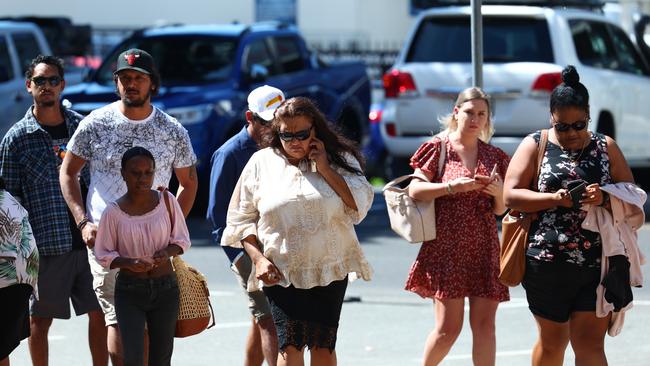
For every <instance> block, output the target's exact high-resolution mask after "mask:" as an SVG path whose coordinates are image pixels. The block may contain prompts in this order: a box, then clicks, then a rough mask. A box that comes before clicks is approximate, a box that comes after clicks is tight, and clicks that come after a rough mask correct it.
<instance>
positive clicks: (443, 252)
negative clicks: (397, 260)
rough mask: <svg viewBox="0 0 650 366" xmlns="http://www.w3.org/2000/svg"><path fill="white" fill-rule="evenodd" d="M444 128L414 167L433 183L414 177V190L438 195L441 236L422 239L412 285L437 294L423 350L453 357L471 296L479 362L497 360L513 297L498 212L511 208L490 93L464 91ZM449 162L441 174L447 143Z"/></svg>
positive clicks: (433, 356)
mask: <svg viewBox="0 0 650 366" xmlns="http://www.w3.org/2000/svg"><path fill="white" fill-rule="evenodd" d="M441 122H442V123H443V124H445V125H446V127H447V128H446V130H445V131H443V132H442V133H440V134H438V135H436V136H434V137H433V139H432V140H431V141H428V142H425V143H424V144H423V145H422V146H420V148H419V149H418V151H417V152H416V153H415V154H414V155H413V157H412V158H411V167H412V168H413V169H415V170H416V171H420V172H422V173H424V174H425V175H426V176H427V178H428V179H429V180H430V182H431V183H429V182H424V181H422V180H413V181H412V182H411V184H410V186H409V195H410V196H411V197H413V198H415V199H418V200H431V199H434V198H435V200H436V201H435V205H436V239H435V240H431V241H427V242H424V243H422V247H421V248H420V253H419V254H418V257H417V259H416V260H415V263H413V266H412V267H411V271H410V273H409V277H408V280H407V282H406V290H408V291H413V292H415V293H417V294H418V295H420V296H422V297H427V298H432V299H434V306H435V316H436V326H435V329H434V330H433V331H432V332H431V333H430V334H429V337H428V338H427V342H426V345H425V349H424V365H426V366H429V365H437V364H438V363H439V362H440V361H442V359H443V358H444V357H445V355H447V353H448V352H449V350H450V349H451V346H452V345H453V344H454V342H455V341H456V338H457V337H458V335H459V334H460V331H461V328H462V325H463V316H464V306H465V298H466V297H467V298H469V309H470V310H469V321H470V326H471V329H472V334H473V349H472V358H473V361H474V365H494V362H495V354H496V339H495V325H494V321H495V315H496V310H497V306H498V304H499V302H501V301H507V300H509V294H508V289H507V287H505V286H503V285H502V284H501V283H500V282H499V281H498V279H497V276H498V274H499V238H498V233H497V225H496V219H495V214H496V215H501V214H503V213H504V212H505V206H504V203H503V179H502V177H503V176H504V175H505V173H506V169H507V168H508V162H509V160H510V158H509V157H508V155H506V153H504V152H503V151H502V150H501V149H499V148H497V147H494V146H492V145H489V144H488V143H487V142H488V141H489V139H490V137H491V136H492V132H493V128H492V122H491V119H490V102H489V97H488V96H487V95H486V94H485V93H484V92H483V91H482V90H481V89H479V88H469V89H466V90H464V91H463V92H461V93H460V94H459V95H458V99H457V100H456V104H455V106H454V109H453V112H452V113H451V114H450V115H449V116H447V117H446V118H444V119H443V120H442V121H441ZM443 148H444V149H445V155H444V156H445V161H444V167H443V169H442V172H441V174H440V175H441V176H440V177H438V176H437V175H438V166H439V165H438V164H439V160H440V156H441V154H440V152H441V149H443Z"/></svg>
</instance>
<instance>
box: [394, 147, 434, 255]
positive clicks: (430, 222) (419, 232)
mask: <svg viewBox="0 0 650 366" xmlns="http://www.w3.org/2000/svg"><path fill="white" fill-rule="evenodd" d="M439 148H440V158H439V159H438V172H437V173H438V175H437V177H440V175H441V173H442V169H443V168H444V166H445V153H446V147H445V144H444V141H442V140H441V141H440V143H439ZM411 178H419V179H422V180H423V181H425V182H428V181H429V180H428V179H427V177H426V176H424V175H423V174H416V173H414V174H408V175H403V176H401V177H399V178H395V179H393V180H392V181H390V182H388V183H386V185H385V186H384V188H383V190H382V191H383V193H384V199H385V200H386V209H387V210H388V219H389V220H390V227H391V228H392V229H393V231H394V232H395V233H396V234H397V235H399V236H401V237H402V238H404V239H405V240H406V241H408V242H409V243H413V244H418V243H422V242H424V241H429V240H433V239H435V238H436V205H435V200H431V201H418V200H414V199H413V198H411V197H410V196H409V194H408V187H406V188H401V187H400V186H399V184H400V183H402V182H403V181H405V180H407V179H411Z"/></svg>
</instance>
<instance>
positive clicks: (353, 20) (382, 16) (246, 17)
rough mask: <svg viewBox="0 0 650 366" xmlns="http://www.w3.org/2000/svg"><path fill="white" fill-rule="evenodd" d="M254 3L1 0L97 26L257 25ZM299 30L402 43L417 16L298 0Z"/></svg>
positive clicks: (10, 11) (381, 0) (313, 35)
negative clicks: (235, 22)
mask: <svg viewBox="0 0 650 366" xmlns="http://www.w3.org/2000/svg"><path fill="white" fill-rule="evenodd" d="M254 7H255V1H254V0H180V1H164V0H108V1H105V0H104V1H94V0H90V1H88V0H58V1H55V2H52V1H45V0H0V15H2V16H18V15H40V16H60V15H65V16H68V17H70V18H72V20H73V22H75V23H90V24H91V25H92V26H93V27H96V28H113V27H119V28H121V27H126V28H142V27H147V26H152V25H156V24H161V23H164V22H167V23H187V24H200V23H229V22H232V21H235V20H236V21H239V22H241V23H245V24H248V23H251V22H252V21H254V19H255V14H254V11H255V9H254ZM297 8H298V10H297V13H298V14H297V19H298V27H299V28H300V29H301V30H302V31H303V33H304V34H305V36H306V37H307V38H308V41H310V42H313V41H319V42H329V41H332V40H339V41H340V40H343V41H346V42H347V41H348V40H352V39H354V40H357V41H361V42H372V43H373V44H379V43H380V42H388V43H391V44H396V45H397V47H399V45H401V42H402V41H403V40H404V37H405V36H406V34H407V32H408V29H409V27H410V24H411V21H412V17H411V16H410V15H409V13H408V1H407V0H327V1H318V0H297Z"/></svg>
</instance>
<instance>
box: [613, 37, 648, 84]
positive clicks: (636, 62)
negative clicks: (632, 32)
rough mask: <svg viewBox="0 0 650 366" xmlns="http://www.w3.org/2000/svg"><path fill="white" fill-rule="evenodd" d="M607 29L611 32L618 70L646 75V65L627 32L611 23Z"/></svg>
mask: <svg viewBox="0 0 650 366" xmlns="http://www.w3.org/2000/svg"><path fill="white" fill-rule="evenodd" d="M609 29H610V31H611V32H612V39H613V40H614V42H613V43H614V47H615V48H616V56H617V59H618V70H620V71H623V72H629V73H632V74H636V75H648V69H647V67H646V65H645V64H644V63H643V60H642V59H641V56H640V55H639V53H638V52H637V50H636V48H635V47H634V44H632V41H630V38H629V37H628V36H627V34H625V32H624V31H623V30H622V29H620V28H618V27H614V26H612V25H609Z"/></svg>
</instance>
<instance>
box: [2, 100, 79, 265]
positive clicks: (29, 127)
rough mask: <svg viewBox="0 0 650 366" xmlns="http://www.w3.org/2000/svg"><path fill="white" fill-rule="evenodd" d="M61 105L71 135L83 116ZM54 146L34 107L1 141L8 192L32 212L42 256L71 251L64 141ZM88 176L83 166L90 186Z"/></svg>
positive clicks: (33, 225)
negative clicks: (63, 185)
mask: <svg viewBox="0 0 650 366" xmlns="http://www.w3.org/2000/svg"><path fill="white" fill-rule="evenodd" d="M61 108H62V112H63V117H64V121H65V124H66V126H67V129H68V136H72V134H73V133H74V131H75V129H76V128H77V126H78V125H79V121H80V120H81V119H82V118H83V117H82V116H81V115H80V114H79V113H77V112H74V111H72V110H69V109H66V108H64V107H61ZM53 146H55V144H54V143H53V141H52V137H51V136H50V134H49V133H48V132H46V131H45V130H44V129H43V128H42V127H41V125H40V124H39V123H38V121H37V120H36V117H34V113H33V112H32V108H31V107H30V108H29V110H27V113H26V114H25V117H24V118H23V119H21V120H20V121H18V123H16V124H15V125H13V127H11V129H10V130H9V131H8V132H7V134H6V135H5V137H4V138H3V139H2V142H0V159H2V161H1V162H0V174H2V177H3V179H4V180H5V183H6V187H7V191H9V193H11V194H12V195H13V196H14V197H16V198H17V199H18V200H19V201H20V203H21V204H22V205H23V207H25V209H27V212H29V221H30V224H31V226H32V229H33V230H34V237H35V238H36V243H37V244H38V250H39V253H40V255H43V256H47V255H61V254H65V253H67V252H69V251H71V250H72V233H71V227H70V216H69V213H68V205H67V204H66V202H65V200H64V199H63V194H62V193H61V185H60V184H59V168H60V166H61V161H62V157H63V156H64V155H65V144H63V145H59V147H58V149H57V148H55V149H54V151H53ZM62 149H63V150H62ZM88 179H89V175H88V170H87V169H84V170H83V171H82V174H81V183H82V185H84V186H87V183H88Z"/></svg>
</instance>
